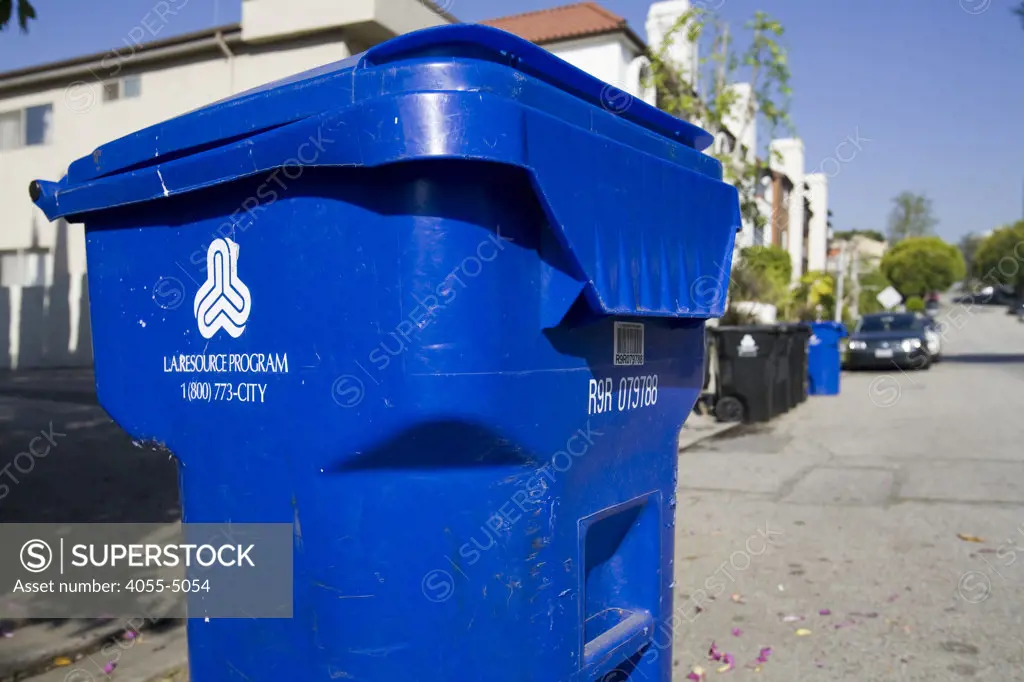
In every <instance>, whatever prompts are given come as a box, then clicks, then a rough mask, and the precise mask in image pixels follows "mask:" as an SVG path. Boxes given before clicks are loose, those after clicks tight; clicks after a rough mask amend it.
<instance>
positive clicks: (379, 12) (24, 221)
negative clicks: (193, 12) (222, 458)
mask: <svg viewBox="0 0 1024 682" xmlns="http://www.w3.org/2000/svg"><path fill="white" fill-rule="evenodd" d="M185 2H186V0H168V2H166V3H158V4H157V5H156V6H155V8H154V10H152V11H150V12H149V13H148V14H147V15H145V16H144V17H143V18H142V19H141V20H140V21H139V25H138V26H136V27H134V28H133V29H132V30H131V31H130V32H129V34H128V37H127V38H126V39H125V40H124V42H123V44H122V45H118V46H115V47H114V48H113V49H112V50H110V51H107V52H104V53H99V54H92V55H86V56H83V57H79V58H75V59H70V60H65V61H62V62H57V63H51V64H43V65H39V66H33V67H30V68H25V69H19V70H16V71H8V72H5V73H0V205H2V206H3V207H4V210H3V211H2V212H0V368H3V367H20V368H29V367H47V366H49V367H56V366H76V365H89V364H91V363H92V349H91V345H90V332H89V326H88V296H87V291H86V287H85V249H84V234H83V230H82V227H81V225H68V224H67V223H65V222H64V221H58V222H56V223H52V224H51V223H49V222H48V221H47V220H46V218H45V217H44V216H43V215H42V213H41V212H40V211H39V210H38V209H36V208H35V207H34V206H33V205H32V204H31V202H30V201H29V199H28V192H27V188H28V185H29V183H30V182H31V181H32V180H33V179H36V178H44V179H57V178H59V177H61V176H62V175H63V174H64V172H65V171H66V169H67V166H68V164H69V163H70V162H71V161H73V160H75V159H77V158H80V157H82V156H84V155H86V154H89V153H90V152H92V151H93V150H94V149H95V148H96V147H98V146H100V145H102V144H104V143H106V142H108V141H110V140H113V139H116V138H119V137H121V136H123V135H125V134H127V133H130V132H132V131H135V130H138V129H140V128H144V127H146V126H149V125H152V124H155V123H158V122H160V121H162V120H165V119H167V118H170V117H173V116H176V115H178V114H181V113H184V112H186V111H189V110H192V109H196V108H199V107H202V106H204V105H206V104H209V103H211V102H214V101H216V100H219V99H223V98H225V97H229V96H231V95H232V94H235V93H239V92H242V91H244V90H247V89H249V88H253V87H255V86H258V85H261V84H263V83H267V82H269V81H273V80H276V79H279V78H283V77H285V76H289V75H291V74H294V73H298V72H300V71H304V70H307V69H311V68H314V67H317V66H321V65H324V64H328V63H331V62H334V61H338V60H340V59H343V58H345V57H348V56H350V55H352V54H357V53H359V52H362V51H363V50H366V49H368V48H369V47H371V46H373V45H375V44H377V43H380V42H383V41H385V40H387V39H389V38H391V37H393V36H395V35H398V34H401V33H405V32H408V31H413V30H417V29H421V28H426V27H429V26H435V25H440V24H444V23H451V22H455V21H456V19H455V18H454V17H453V16H451V15H450V14H449V13H447V12H445V11H443V10H442V9H440V8H439V7H438V6H437V5H435V4H433V3H432V2H431V1H430V0H344V1H338V0H241V2H242V19H241V22H240V23H238V24H233V25H227V26H220V27H214V28H210V29H208V30H205V31H200V32H196V33H191V34H188V35H180V36H176V37H173V38H167V37H166V36H167V34H169V33H170V32H171V27H172V26H173V19H174V14H175V11H176V9H180V8H181V7H183V6H184V3H185ZM689 7H690V3H689V1H688V0H665V1H663V2H656V3H654V4H652V5H651V6H650V9H649V13H648V17H647V21H646V26H645V28H646V33H647V40H646V42H645V40H644V39H642V38H641V37H640V36H638V35H637V34H636V33H635V32H634V31H633V30H632V29H631V28H630V27H629V26H628V24H627V23H626V21H625V20H624V19H623V18H622V17H620V16H618V15H616V14H614V13H612V12H610V11H608V10H607V9H605V8H603V7H601V6H600V5H599V4H597V3H593V2H583V3H578V4H575V5H568V6H564V7H556V8H553V9H549V10H543V11H540V12H531V13H528V14H520V15H515V16H510V17H504V18H501V19H496V20H493V21H489V22H485V23H488V24H490V25H492V26H495V27H497V28H501V29H504V30H506V31H510V32H512V33H515V34H517V35H520V36H521V37H523V38H526V39H527V40H531V41H533V42H535V43H537V44H539V45H541V46H542V47H544V48H545V49H547V50H549V51H551V52H552V53H554V54H556V55H558V56H559V57H561V58H563V59H565V60H566V61H568V62H569V63H571V64H573V65H575V66H577V67H579V68H581V69H583V70H584V71H587V72H588V73H590V74H591V75H593V76H596V77H597V78H600V79H601V80H603V81H605V82H607V83H609V84H611V85H614V86H615V87H617V88H619V89H621V90H623V91H625V92H628V93H630V94H632V95H633V96H635V97H638V98H640V99H642V100H644V101H646V102H648V103H650V104H655V103H656V97H655V93H654V91H653V89H652V88H647V87H644V86H643V85H642V81H643V74H644V73H645V69H647V68H648V66H649V64H650V62H649V61H648V59H647V57H646V56H645V55H646V54H647V53H648V45H660V43H661V42H662V39H663V37H664V35H665V34H666V32H667V31H668V30H669V29H670V28H671V27H672V26H673V24H674V23H675V21H676V19H677V18H678V17H679V16H680V15H681V14H682V13H683V12H685V11H686V10H687V9H688V8H689ZM669 55H670V57H671V58H672V60H673V61H675V62H676V64H677V66H679V67H680V68H681V69H683V70H690V69H695V68H696V66H697V64H698V63H699V62H698V53H697V46H696V45H694V44H692V43H689V42H688V41H686V40H685V39H683V38H682V37H681V36H680V38H679V39H678V40H677V41H676V42H675V43H674V44H673V45H672V46H671V49H670V50H669ZM733 87H735V88H736V89H737V92H738V94H739V95H740V100H741V101H742V100H743V98H744V97H749V95H750V93H749V86H747V85H745V84H739V85H735V86H733ZM744 109H745V108H744V107H742V106H741V105H737V107H736V111H737V112H740V111H743V110H744ZM697 123H699V122H697ZM727 127H728V128H729V130H726V131H717V132H716V141H715V145H716V146H717V147H716V148H718V149H722V148H732V147H731V145H735V144H742V145H744V146H745V147H746V150H747V153H748V154H751V155H753V154H756V153H757V151H758V148H757V145H758V139H757V126H756V120H754V121H744V120H742V116H741V115H740V114H738V113H737V115H736V116H734V117H732V118H730V119H729V120H728V126H727ZM773 144H774V143H773ZM778 144H781V145H782V146H783V148H784V151H785V153H786V161H785V163H783V164H782V167H781V168H780V169H779V170H778V171H777V172H776V173H774V174H773V178H771V179H770V181H769V183H768V184H767V185H766V188H767V190H768V191H767V192H766V194H765V196H764V197H762V198H759V203H763V205H764V210H765V212H766V214H773V215H772V217H771V219H770V220H769V227H768V228H767V230H766V231H767V233H766V234H754V233H753V230H752V229H751V228H750V226H745V228H744V231H743V233H742V234H741V235H739V244H740V246H743V245H749V244H753V243H772V242H773V241H774V242H777V241H778V239H779V234H778V233H779V229H778V228H777V227H776V226H775V223H776V222H777V221H776V218H777V216H776V215H774V214H777V213H778V210H777V209H774V208H773V206H774V205H782V202H781V201H777V200H775V199H774V198H773V197H772V193H773V191H774V190H775V188H777V187H778V188H781V189H780V191H782V190H785V191H787V192H788V190H786V188H788V187H790V186H792V187H793V188H794V189H793V190H792V193H793V194H794V195H795V196H797V197H798V198H799V201H796V202H794V201H792V200H790V201H789V202H788V203H786V204H785V205H786V206H787V209H786V210H787V211H788V216H787V217H788V224H789V225H803V224H804V215H803V213H801V211H802V210H803V206H804V203H805V202H804V200H803V198H804V190H803V186H804V177H803V156H802V154H803V152H802V149H803V146H802V143H799V141H778ZM784 176H789V178H792V182H790V180H789V179H787V178H785V177H784ZM814 186H815V187H819V185H814ZM814 191H817V192H818V193H817V194H814V193H813V192H812V196H813V197H815V199H814V201H815V202H816V203H815V205H816V206H817V203H818V202H824V203H825V204H827V192H821V191H819V190H814ZM815 210H816V211H817V209H815ZM798 214H799V215H798ZM787 239H788V238H787ZM805 242H806V244H807V245H808V246H813V248H815V249H817V248H818V245H819V242H820V240H815V239H808V240H805V239H804V238H803V237H801V238H800V239H797V240H795V241H793V240H791V239H788V241H787V244H788V245H789V246H788V248H789V249H790V253H791V254H792V256H793V258H794V263H797V262H799V263H800V264H802V267H801V268H800V269H799V272H803V271H804V270H806V269H807V267H814V266H813V265H812V263H813V264H817V263H818V259H817V258H815V259H811V260H808V257H807V256H806V255H805V254H806V247H805V246H804V244H805ZM824 257H825V256H824V253H822V256H821V260H822V261H824ZM805 261H806V266H803V264H804V263H805ZM794 271H795V272H796V271H798V268H797V267H794Z"/></svg>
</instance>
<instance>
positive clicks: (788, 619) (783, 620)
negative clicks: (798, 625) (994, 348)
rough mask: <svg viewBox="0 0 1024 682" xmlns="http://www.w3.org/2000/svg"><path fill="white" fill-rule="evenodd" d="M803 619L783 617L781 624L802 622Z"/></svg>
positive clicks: (800, 617)
mask: <svg viewBox="0 0 1024 682" xmlns="http://www.w3.org/2000/svg"><path fill="white" fill-rule="evenodd" d="M803 619H804V617H803V616H786V617H784V618H783V619H782V622H783V623H795V622H797V621H800V620H803Z"/></svg>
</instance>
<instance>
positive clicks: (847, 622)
mask: <svg viewBox="0 0 1024 682" xmlns="http://www.w3.org/2000/svg"><path fill="white" fill-rule="evenodd" d="M856 624H857V621H855V620H844V621H843V622H842V623H836V624H835V628H836V630H838V629H840V628H845V627H848V626H850V625H856Z"/></svg>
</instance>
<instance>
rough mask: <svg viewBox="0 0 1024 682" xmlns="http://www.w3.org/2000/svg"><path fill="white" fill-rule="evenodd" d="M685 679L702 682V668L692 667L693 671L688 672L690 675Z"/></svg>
mask: <svg viewBox="0 0 1024 682" xmlns="http://www.w3.org/2000/svg"><path fill="white" fill-rule="evenodd" d="M686 679H688V680H694V682H702V680H703V679H704V668H702V667H700V666H699V665H698V666H694V668H693V670H692V671H690V674H689V675H687V676H686Z"/></svg>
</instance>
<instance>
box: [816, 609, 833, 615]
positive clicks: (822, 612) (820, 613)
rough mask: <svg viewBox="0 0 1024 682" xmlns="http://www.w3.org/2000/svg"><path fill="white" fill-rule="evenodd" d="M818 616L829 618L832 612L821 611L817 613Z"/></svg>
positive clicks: (827, 610)
mask: <svg viewBox="0 0 1024 682" xmlns="http://www.w3.org/2000/svg"><path fill="white" fill-rule="evenodd" d="M818 615H819V616H831V615H832V611H831V610H829V609H821V610H819V611H818Z"/></svg>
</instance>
